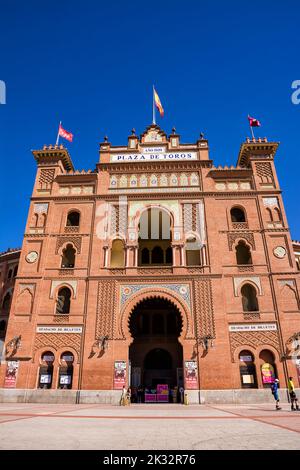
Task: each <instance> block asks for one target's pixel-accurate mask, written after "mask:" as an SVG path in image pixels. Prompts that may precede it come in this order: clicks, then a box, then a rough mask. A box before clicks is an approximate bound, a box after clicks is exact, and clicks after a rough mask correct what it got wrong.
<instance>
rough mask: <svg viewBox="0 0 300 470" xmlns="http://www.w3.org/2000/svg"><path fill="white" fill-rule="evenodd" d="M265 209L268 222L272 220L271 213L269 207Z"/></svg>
mask: <svg viewBox="0 0 300 470" xmlns="http://www.w3.org/2000/svg"><path fill="white" fill-rule="evenodd" d="M266 211H267V221H268V222H273V215H272V211H271V209H270V208H269V207H267V208H266Z"/></svg>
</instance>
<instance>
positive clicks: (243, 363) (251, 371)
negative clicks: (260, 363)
mask: <svg viewBox="0 0 300 470" xmlns="http://www.w3.org/2000/svg"><path fill="white" fill-rule="evenodd" d="M239 361H240V377H241V386H242V388H257V380H256V368H255V364H254V360H253V355H252V354H251V352H250V351H242V352H241V353H240V355H239Z"/></svg>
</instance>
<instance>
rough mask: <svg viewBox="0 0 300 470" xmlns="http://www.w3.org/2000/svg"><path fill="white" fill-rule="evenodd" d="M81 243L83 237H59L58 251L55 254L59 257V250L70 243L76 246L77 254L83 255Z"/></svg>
mask: <svg viewBox="0 0 300 470" xmlns="http://www.w3.org/2000/svg"><path fill="white" fill-rule="evenodd" d="M81 242H82V239H81V237H57V240H56V249H55V254H56V255H57V253H58V251H59V249H60V248H61V247H62V246H63V245H65V244H68V243H71V244H73V245H74V246H75V248H76V251H77V254H80V253H81Z"/></svg>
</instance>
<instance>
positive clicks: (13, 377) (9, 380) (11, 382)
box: [4, 361, 19, 388]
mask: <svg viewBox="0 0 300 470" xmlns="http://www.w3.org/2000/svg"><path fill="white" fill-rule="evenodd" d="M18 368H19V361H8V362H7V368H6V374H5V381H4V388H16V382H17V374H18Z"/></svg>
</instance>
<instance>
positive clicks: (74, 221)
mask: <svg viewBox="0 0 300 470" xmlns="http://www.w3.org/2000/svg"><path fill="white" fill-rule="evenodd" d="M79 222H80V214H79V212H76V211H73V212H69V214H68V217H67V227H79Z"/></svg>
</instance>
